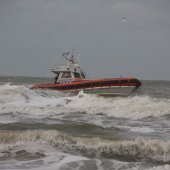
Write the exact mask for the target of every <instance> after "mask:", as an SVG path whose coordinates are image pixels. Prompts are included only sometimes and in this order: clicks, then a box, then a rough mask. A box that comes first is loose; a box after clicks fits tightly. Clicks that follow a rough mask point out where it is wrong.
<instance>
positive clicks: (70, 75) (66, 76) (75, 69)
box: [51, 55, 86, 84]
mask: <svg viewBox="0 0 170 170" xmlns="http://www.w3.org/2000/svg"><path fill="white" fill-rule="evenodd" d="M65 58H66V57H65ZM66 60H67V61H68V65H64V66H53V67H52V68H51V71H52V72H53V73H54V74H55V84H65V83H70V82H72V81H81V80H83V79H85V78H86V77H85V74H84V72H83V70H82V69H81V68H80V66H79V64H78V63H77V62H76V60H75V58H74V57H73V55H72V56H71V57H70V58H66Z"/></svg>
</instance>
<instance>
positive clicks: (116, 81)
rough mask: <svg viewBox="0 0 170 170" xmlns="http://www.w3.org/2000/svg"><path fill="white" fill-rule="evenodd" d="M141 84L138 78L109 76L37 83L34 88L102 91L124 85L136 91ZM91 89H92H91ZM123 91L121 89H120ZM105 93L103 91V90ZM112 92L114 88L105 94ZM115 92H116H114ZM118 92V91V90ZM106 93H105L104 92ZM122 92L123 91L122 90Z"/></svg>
mask: <svg viewBox="0 0 170 170" xmlns="http://www.w3.org/2000/svg"><path fill="white" fill-rule="evenodd" d="M140 86H141V82H140V81H139V80H138V79H136V78H108V79H97V80H88V79H86V80H81V81H73V82H69V83H64V84H36V85H34V86H32V87H31V88H32V89H55V90H60V91H67V92H68V91H70V92H71V91H80V90H85V91H87V92H88V91H90V93H91V92H92V93H96V90H97V93H98V92H99V93H101V90H103V89H105V91H108V90H107V89H113V88H114V87H119V89H120V88H121V87H122V88H123V87H124V88H128V89H130V88H131V89H132V91H134V90H135V89H137V88H138V87H140ZM90 89H91V90H90ZM119 91H121V90H119ZM102 93H103V92H102ZM110 93H112V90H109V93H107V92H105V94H108V95H109V94H110ZM113 93H114V92H113ZM116 93H118V92H116ZM103 94H104V93H103ZM120 94H121V92H120Z"/></svg>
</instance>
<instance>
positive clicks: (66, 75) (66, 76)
mask: <svg viewBox="0 0 170 170" xmlns="http://www.w3.org/2000/svg"><path fill="white" fill-rule="evenodd" d="M62 78H71V72H64V73H63V75H62Z"/></svg>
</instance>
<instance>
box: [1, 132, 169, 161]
mask: <svg viewBox="0 0 170 170" xmlns="http://www.w3.org/2000/svg"><path fill="white" fill-rule="evenodd" d="M30 142H38V143H39V142H40V143H50V144H52V145H53V146H55V147H56V148H58V149H59V150H62V151H64V152H67V153H75V154H81V155H85V156H87V157H98V158H101V157H103V158H108V159H113V158H114V159H120V160H126V161H127V160H128V161H139V160H143V159H144V160H147V159H148V160H154V161H159V162H161V161H162V162H165V163H166V162H168V161H170V141H163V140H145V139H135V140H114V141H113V140H106V139H102V138H80V137H73V136H69V135H67V134H64V133H61V132H59V131H56V130H33V131H29V130H28V131H1V132H0V152H1V153H3V152H7V151H9V150H11V149H12V148H15V147H17V145H18V146H20V145H22V144H26V143H30Z"/></svg>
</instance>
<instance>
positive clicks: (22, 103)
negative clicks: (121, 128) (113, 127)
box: [0, 84, 170, 119]
mask: <svg viewBox="0 0 170 170" xmlns="http://www.w3.org/2000/svg"><path fill="white" fill-rule="evenodd" d="M77 112H79V113H86V114H103V115H107V116H114V117H123V118H130V119H139V118H144V117H148V116H162V115H169V114H170V99H165V98H153V97H149V96H133V97H127V98H121V97H116V98H103V97H98V96H95V95H88V94H84V93H83V92H80V93H79V94H78V95H77V96H68V95H63V94H62V93H61V92H57V91H51V90H46V91H33V90H30V89H29V88H28V87H25V86H16V85H10V84H5V85H1V86H0V114H4V113H23V114H24V113H26V114H31V115H47V114H48V115H49V114H60V113H77Z"/></svg>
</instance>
